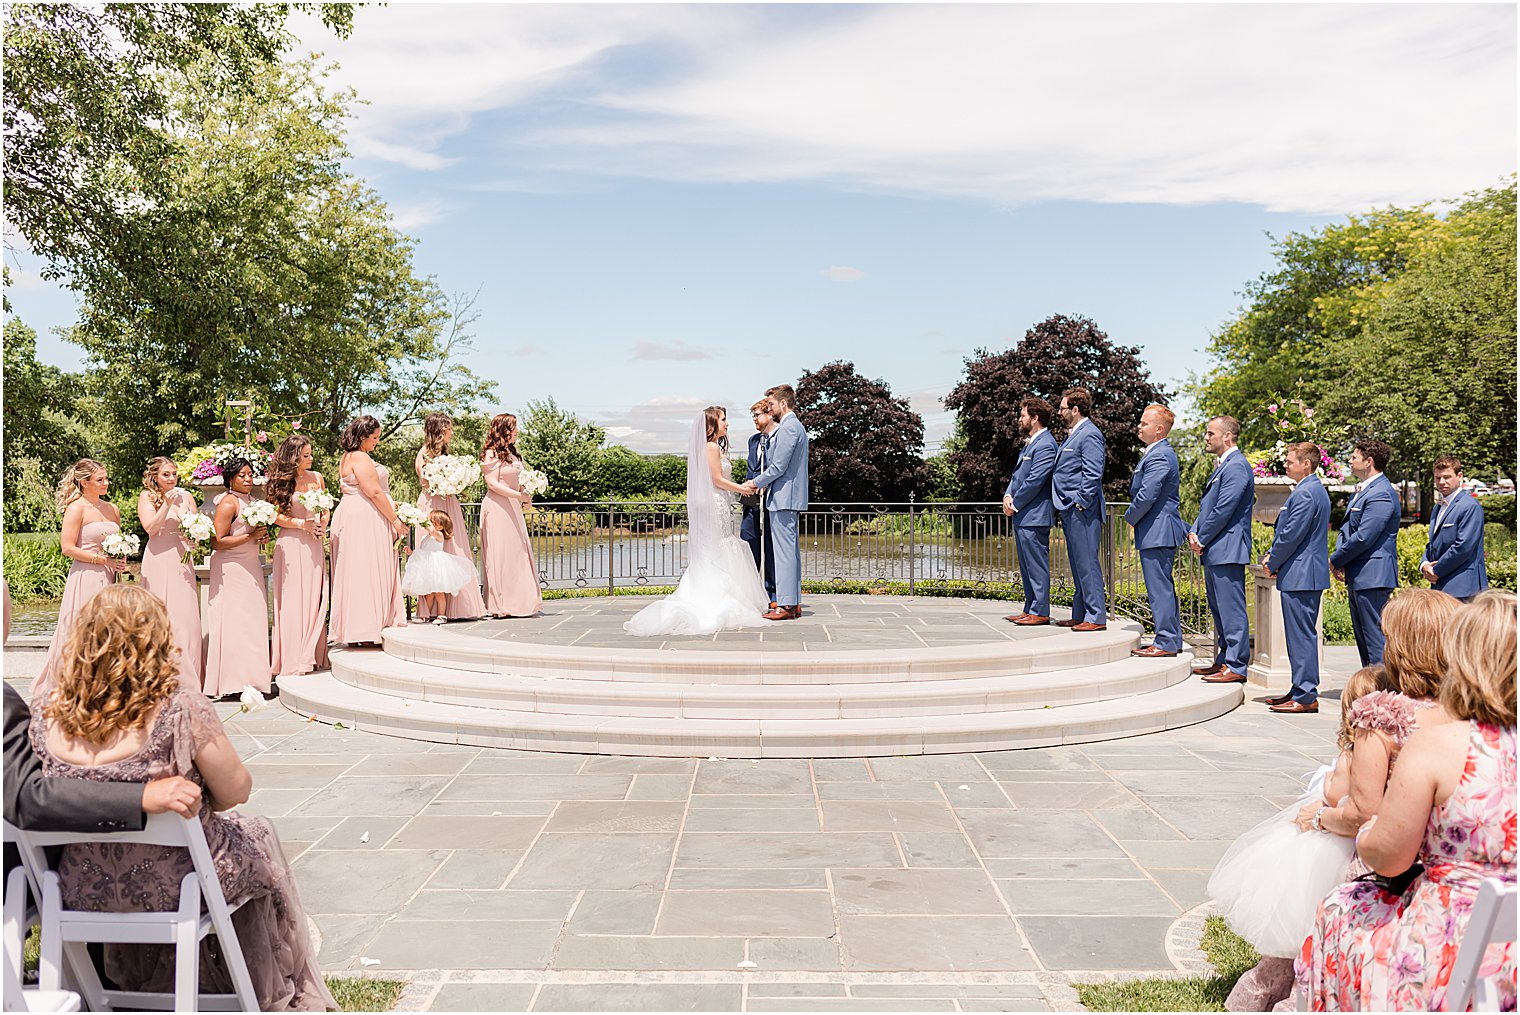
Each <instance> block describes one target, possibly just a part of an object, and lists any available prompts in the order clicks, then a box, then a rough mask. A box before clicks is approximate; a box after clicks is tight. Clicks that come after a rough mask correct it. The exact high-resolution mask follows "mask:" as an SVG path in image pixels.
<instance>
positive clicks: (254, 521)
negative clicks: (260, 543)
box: [243, 500, 280, 529]
mask: <svg viewBox="0 0 1520 1015" xmlns="http://www.w3.org/2000/svg"><path fill="white" fill-rule="evenodd" d="M278 517H280V511H279V509H278V508H276V507H275V506H274V505H273V504H271V503H270V502H269V501H267V500H251V501H249V502H248V506H247V507H245V508H244V509H243V521H245V522H247V523H248V526H249V528H254V529H256V528H258V527H259V526H261V525H273V524H274V520H275V519H276V518H278Z"/></svg>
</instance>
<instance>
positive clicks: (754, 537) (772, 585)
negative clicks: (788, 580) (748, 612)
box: [739, 398, 777, 609]
mask: <svg viewBox="0 0 1520 1015" xmlns="http://www.w3.org/2000/svg"><path fill="white" fill-rule="evenodd" d="M749 416H750V419H751V420H752V421H753V422H754V424H755V433H754V435H753V436H752V437H750V439H749V459H748V461H747V462H746V463H745V469H744V480H745V482H748V481H750V480H752V479H754V478H755V477H756V476H758V475H760V473H761V472H762V471H763V470H764V469H765V453H766V451H767V450H768V449H769V447H770V441H771V434H773V433H775V432H776V426H777V424H776V417H775V416H773V415H772V414H771V403H770V400H769V399H767V398H762V399H760V401H758V402H756V403H755V404H754V405H752V406H750V407H749ZM764 496H765V494H764V493H763V492H761V493H756V494H746V495H744V496H743V497H741V498H740V502H741V503H742V504H743V505H744V518H743V520H742V521H741V522H740V523H739V537H740V538H741V539H743V540H744V541H745V542H746V543H748V544H749V550H750V552H751V553H753V554H754V555H755V568H756V570H760V569H761V567H762V563H761V562H762V561H763V562H764V565H763V567H764V573H765V595H766V598H768V599H769V600H770V601H771V609H775V608H776V559H775V556H774V555H773V554H772V553H771V527H770V519H769V518H767V517H765V514H766V512H765V508H764V503H763V501H762V498H763V497H764ZM762 541H763V550H762Z"/></svg>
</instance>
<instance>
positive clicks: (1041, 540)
mask: <svg viewBox="0 0 1520 1015" xmlns="http://www.w3.org/2000/svg"><path fill="white" fill-rule="evenodd" d="M1054 412H1055V410H1053V409H1052V408H1051V407H1050V403H1049V402H1047V401H1045V399H1043V398H1036V397H1034V396H1033V395H1031V396H1029V397H1027V398H1025V399H1024V400H1023V401H1022V402H1020V403H1019V432H1020V433H1022V434H1023V435H1024V447H1023V449H1022V450H1021V451H1020V452H1019V461H1018V464H1017V465H1016V466H1015V467H1014V470H1013V478H1012V479H1010V480H1009V481H1008V489H1007V490H1006V491H1004V493H1003V514H1005V515H1009V516H1010V517H1012V518H1013V540H1014V547H1015V549H1017V551H1018V555H1019V578H1020V580H1021V581H1022V582H1023V583H1024V612H1023V613H1016V614H1014V615H1013V616H1011V617H1007V618H1004V619H1007V620H1011V621H1013V622H1014V623H1015V624H1018V625H1019V626H1021V627H1038V626H1040V625H1042V624H1048V623H1050V523H1051V521H1052V519H1053V518H1054V515H1055V511H1054V509H1053V508H1052V507H1051V503H1050V475H1051V472H1052V471H1053V470H1054V469H1055V467H1056V454H1057V453H1058V451H1059V450H1060V446H1059V445H1058V444H1057V443H1056V439H1055V437H1054V436H1053V435H1052V434H1051V432H1050V417H1051V416H1052V415H1053V414H1054Z"/></svg>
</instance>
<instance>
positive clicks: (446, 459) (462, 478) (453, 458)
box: [422, 455, 480, 497]
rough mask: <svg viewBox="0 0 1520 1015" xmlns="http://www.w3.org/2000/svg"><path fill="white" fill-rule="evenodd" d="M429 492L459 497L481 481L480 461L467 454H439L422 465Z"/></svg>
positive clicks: (423, 476) (441, 495)
mask: <svg viewBox="0 0 1520 1015" xmlns="http://www.w3.org/2000/svg"><path fill="white" fill-rule="evenodd" d="M422 478H423V479H425V480H427V484H428V493H432V494H437V495H438V496H439V497H458V496H459V495H460V494H461V493H464V491H466V490H468V489H469V488H470V487H472V486H474V485H475V484H476V483H478V482H480V462H478V461H476V460H475V459H474V458H469V457H467V456H465V455H439V456H438V457H437V458H434V459H432V460H430V461H429V462H428V463H427V464H426V465H424V466H423V467H422Z"/></svg>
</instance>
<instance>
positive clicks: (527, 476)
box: [519, 466, 549, 497]
mask: <svg viewBox="0 0 1520 1015" xmlns="http://www.w3.org/2000/svg"><path fill="white" fill-rule="evenodd" d="M519 482H521V483H522V488H523V489H524V490H525V491H527V493H528V494H529V495H530V496H533V497H537V496H538V495H539V494H541V493H543V492H544V491H545V490H547V489H549V477H548V476H546V475H544V474H543V473H542V472H539V471H538V470H537V469H530V468H528V467H526V466H524V467H523V471H522V479H521V480H520V481H519Z"/></svg>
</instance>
